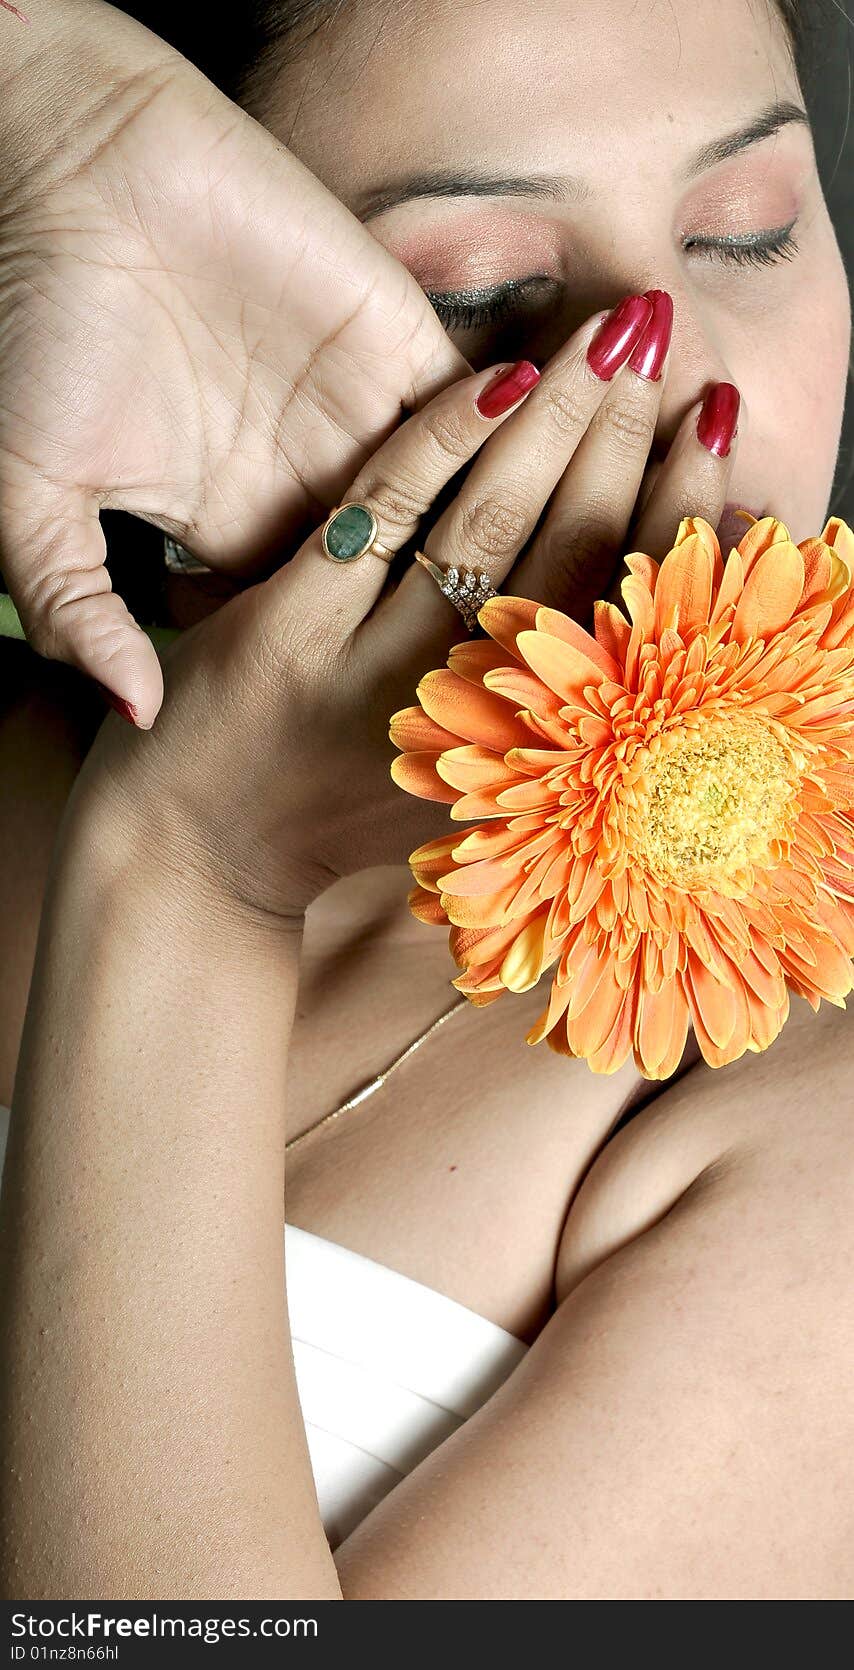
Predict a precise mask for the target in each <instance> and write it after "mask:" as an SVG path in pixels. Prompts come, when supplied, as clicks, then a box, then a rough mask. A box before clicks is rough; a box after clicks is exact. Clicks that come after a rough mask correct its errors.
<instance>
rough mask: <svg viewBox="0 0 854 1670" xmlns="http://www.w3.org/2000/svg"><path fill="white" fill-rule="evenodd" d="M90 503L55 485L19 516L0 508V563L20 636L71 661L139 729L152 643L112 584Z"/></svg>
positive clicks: (145, 722) (153, 679)
mask: <svg viewBox="0 0 854 1670" xmlns="http://www.w3.org/2000/svg"><path fill="white" fill-rule="evenodd" d="M106 554H107V544H106V540H105V538H104V533H103V530H102V528H101V524H100V521H99V519H98V509H97V505H96V504H94V503H93V502H92V501H91V499H90V498H89V497H88V496H84V495H83V494H71V493H68V492H67V491H63V492H60V491H58V490H57V491H56V494H55V497H53V500H52V502H51V503H50V504H49V505H46V504H44V503H42V504H40V505H39V506H38V507H37V509H36V510H34V509H33V506H32V504H30V506H29V507H28V512H27V515H26V516H24V517H22V516H20V515H19V514H4V513H3V512H2V510H0V569H2V572H3V577H4V580H5V582H6V585H7V587H8V590H9V595H10V597H11V599H12V602H13V603H14V605H15V607H16V609H17V611H18V614H19V616H20V618H21V625H22V627H23V629H24V632H25V633H26V636H27V641H28V642H29V643H30V645H31V646H32V648H33V649H34V650H35V651H36V652H37V654H39V655H43V656H45V658H46V659H47V660H49V661H64V662H67V663H68V665H69V666H72V667H77V668H79V670H80V671H81V672H83V673H87V674H88V675H89V677H90V678H93V679H95V680H96V681H97V682H98V683H99V684H100V685H102V686H103V688H104V690H105V692H107V693H109V694H111V695H112V696H114V697H116V698H117V700H118V701H119V702H120V703H121V704H122V705H123V707H124V709H125V711H126V712H127V714H128V717H129V718H131V719H132V720H133V722H134V724H135V725H138V726H139V728H140V729H141V730H149V729H150V728H151V726H152V725H153V723H154V720H155V719H156V717H157V714H158V712H159V711H160V706H161V703H162V701H163V673H162V671H161V667H160V662H159V660H158V658H157V653H156V651H155V649H154V646H153V644H152V643H151V641H150V639H149V638H148V637H147V635H146V634H145V633H144V632H143V631H142V629H141V627H139V626H137V624H136V621H135V620H134V619H133V616H132V615H131V614H130V613H129V611H128V609H127V607H126V605H125V603H124V601H123V600H122V598H120V597H118V596H117V594H116V593H115V592H114V591H113V589H112V581H111V579H110V576H109V574H108V572H107V569H106V567H105V566H104V559H105V557H106Z"/></svg>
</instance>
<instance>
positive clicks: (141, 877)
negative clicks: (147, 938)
mask: <svg viewBox="0 0 854 1670" xmlns="http://www.w3.org/2000/svg"><path fill="white" fill-rule="evenodd" d="M54 867H55V870H56V872H57V874H58V876H59V877H61V878H63V881H64V882H65V883H66V884H68V883H70V884H71V885H72V887H73V886H74V885H75V883H76V882H77V881H78V880H79V881H80V884H81V886H82V889H83V891H84V892H85V893H86V895H87V897H89V898H90V899H91V900H92V902H93V904H94V905H95V906H96V908H97V907H102V908H104V909H107V910H110V911H118V913H119V914H120V913H121V912H122V911H123V910H127V912H129V913H131V914H133V916H134V918H135V919H137V920H139V921H142V922H145V923H146V924H147V925H148V928H149V930H150V933H151V935H152V937H153V938H154V939H157V940H160V941H163V940H167V939H170V940H174V941H175V943H176V944H178V943H180V945H181V947H182V951H181V954H182V955H185V956H186V955H188V954H192V948H195V949H196V950H197V951H198V954H199V956H200V958H201V959H202V961H204V959H205V957H207V956H209V955H216V954H217V947H218V946H221V945H222V944H223V942H227V943H228V945H229V947H230V948H231V949H234V948H236V947H238V946H241V945H242V946H245V948H246V950H247V952H248V953H250V954H253V955H255V954H257V953H258V952H259V951H260V952H262V953H263V954H265V955H266V954H267V953H268V952H269V951H270V950H272V952H273V954H274V955H277V954H278V950H279V948H280V947H284V948H286V950H287V952H288V953H290V952H291V951H294V950H295V951H296V954H297V955H298V953H299V948H300V945H301V941H302V932H303V927H304V923H305V908H304V906H303V905H302V904H301V903H300V902H299V900H298V899H297V897H296V893H295V892H294V894H293V896H291V895H290V894H289V895H288V901H287V903H285V904H284V905H283V909H282V910H281V911H275V912H274V911H272V910H269V909H265V908H262V907H261V906H259V904H257V903H256V902H255V901H254V900H253V899H252V898H251V897H249V896H248V894H247V895H245V896H244V895H243V894H242V893H241V891H240V890H239V888H237V887H235V886H233V885H231V884H230V883H229V881H227V880H226V879H225V877H224V875H223V874H222V873H221V871H220V869H219V868H218V866H217V865H216V864H215V863H214V862H212V860H211V858H210V856H209V854H208V853H207V851H206V849H205V848H204V847H203V846H201V845H200V844H199V842H198V841H196V840H195V839H194V838H193V836H192V832H191V831H190V830H189V828H182V827H181V825H180V822H179V820H178V819H176V817H175V816H174V812H172V811H168V812H167V811H166V810H165V809H164V808H163V807H161V806H158V804H157V803H156V802H150V801H147V800H141V801H140V802H138V803H136V804H134V803H132V802H131V801H130V799H129V798H128V797H127V796H126V795H125V794H124V793H123V792H121V791H118V792H114V791H111V790H110V789H109V787H107V786H105V784H104V783H103V782H99V783H98V784H97V786H93V785H90V784H89V783H87V781H86V773H85V768H84V772H83V773H82V774H81V776H80V777H79V778H78V780H77V784H76V785H75V789H74V790H73V792H72V795H71V798H70V800H69V803H68V807H67V810H66V813H65V817H64V819H63V823H62V826H61V828H60V832H59V838H58V841H57V851H56V853H55V855H54ZM291 897H292V902H291Z"/></svg>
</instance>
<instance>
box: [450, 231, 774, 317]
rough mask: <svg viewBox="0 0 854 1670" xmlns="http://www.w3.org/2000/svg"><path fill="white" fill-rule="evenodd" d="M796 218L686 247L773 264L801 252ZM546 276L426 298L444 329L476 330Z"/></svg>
mask: <svg viewBox="0 0 854 1670" xmlns="http://www.w3.org/2000/svg"><path fill="white" fill-rule="evenodd" d="M794 226H795V222H794V221H791V222H790V224H789V225H788V226H778V227H775V228H774V229H773V231H769V232H758V233H756V234H755V235H754V236H753V237H751V238H749V239H747V238H709V239H703V238H688V239H686V241H685V243H684V244H683V246H682V247H683V249H685V250H686V251H690V250H692V249H695V250H699V251H700V252H701V253H702V254H703V255H707V256H709V257H711V259H712V260H717V261H726V262H734V263H735V265H736V266H739V267H771V266H774V264H775V263H776V262H777V261H791V260H792V258H793V257H794V256H795V255H797V253H798V244H797V240H796V239H795V238H794V237H793V235H792V233H793V228H794ZM552 283H553V281H552V280H551V279H547V278H525V279H518V278H514V279H510V280H509V282H508V283H507V284H502V285H499V286H498V288H497V289H491V290H490V289H477V290H455V291H448V292H446V293H445V294H442V295H440V294H438V293H437V292H435V291H430V290H428V291H427V292H426V295H427V299H428V301H429V302H430V303H431V305H432V307H433V308H434V310H435V312H436V313H437V314H438V316H439V318H440V320H441V322H442V324H443V326H444V328H445V330H447V331H454V330H474V329H475V328H482V327H483V326H484V325H492V324H496V323H497V322H498V321H499V320H501V319H504V318H506V317H507V315H508V314H510V313H512V312H513V311H514V310H515V309H516V308H517V305H518V303H519V302H520V300H522V299H527V298H528V296H529V293H530V292H531V291H532V290H535V289H536V287H537V285H543V284H545V285H547V286H550V285H551V284H552Z"/></svg>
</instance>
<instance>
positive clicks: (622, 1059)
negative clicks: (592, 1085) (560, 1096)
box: [587, 991, 635, 1073]
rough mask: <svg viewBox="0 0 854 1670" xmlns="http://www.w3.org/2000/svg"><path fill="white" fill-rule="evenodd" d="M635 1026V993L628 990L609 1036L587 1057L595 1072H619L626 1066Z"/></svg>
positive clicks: (588, 1063) (590, 1066)
mask: <svg viewBox="0 0 854 1670" xmlns="http://www.w3.org/2000/svg"><path fill="white" fill-rule="evenodd" d="M634 1026H635V994H634V991H627V992H626V994H625V996H624V998H623V1001H622V1004H621V1006H620V1009H619V1012H618V1014H617V1018H616V1020H615V1021H614V1024H613V1026H612V1027H611V1030H610V1032H609V1033H608V1036H607V1038H606V1039H605V1040H604V1041H603V1043H602V1044H600V1046H599V1048H598V1049H595V1050H592V1051H591V1052H590V1054H589V1055H588V1057H587V1065H588V1066H589V1068H590V1070H591V1072H593V1073H617V1072H619V1070H620V1068H621V1067H623V1066H625V1063H626V1061H627V1060H628V1056H629V1051H630V1050H631V1047H632V1035H633V1033H634Z"/></svg>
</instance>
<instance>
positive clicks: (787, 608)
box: [730, 530, 804, 644]
mask: <svg viewBox="0 0 854 1670" xmlns="http://www.w3.org/2000/svg"><path fill="white" fill-rule="evenodd" d="M751 531H752V530H751ZM803 589H804V559H803V557H802V556H801V553H800V551H799V550H798V547H797V545H793V544H792V542H791V540H787V541H786V542H782V541H778V542H777V543H776V544H775V545H774V546H772V548H771V549H770V550H768V551H765V552H764V553H763V554H762V556H760V557H758V558H757V560H756V562H755V563H754V565H753V567H752V568H751V570H750V572H749V574H748V575H747V578H746V580H745V582H744V590H743V592H742V594H741V597H740V598H739V600H738V606H737V608H736V611H735V618H734V620H733V623H732V629H731V632H730V637H731V639H732V640H733V642H735V643H739V644H744V643H746V642H747V640H748V639H749V638H764V639H766V640H767V639H768V638H770V637H771V635H772V634H773V633H774V632H779V631H781V629H782V628H783V627H784V626H786V625H787V624H788V622H789V621H790V620H791V619H792V616H793V614H794V613H795V610H796V609H797V606H798V602H799V600H800V596H801V592H802V591H803Z"/></svg>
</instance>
